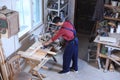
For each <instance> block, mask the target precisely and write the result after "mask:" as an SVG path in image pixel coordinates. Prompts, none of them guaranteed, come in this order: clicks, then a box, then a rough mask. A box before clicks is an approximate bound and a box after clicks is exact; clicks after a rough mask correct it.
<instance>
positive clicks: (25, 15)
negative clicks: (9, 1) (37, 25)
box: [16, 0, 31, 36]
mask: <svg viewBox="0 0 120 80" xmlns="http://www.w3.org/2000/svg"><path fill="white" fill-rule="evenodd" d="M16 10H17V11H18V12H19V20H20V21H19V23H20V32H19V33H20V36H22V35H23V34H24V33H26V32H28V31H29V30H30V29H31V9H30V0H17V1H16Z"/></svg>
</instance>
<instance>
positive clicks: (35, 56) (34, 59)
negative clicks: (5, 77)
mask: <svg viewBox="0 0 120 80" xmlns="http://www.w3.org/2000/svg"><path fill="white" fill-rule="evenodd" d="M51 49H52V47H47V48H43V45H42V43H40V42H39V41H37V42H35V43H34V44H33V45H32V46H30V47H29V48H28V49H27V50H26V51H18V53H17V54H19V55H20V56H21V57H22V58H24V59H25V61H26V63H28V64H29V65H30V66H31V69H30V72H32V73H33V74H36V75H37V76H38V77H39V78H40V79H41V80H42V78H43V77H44V75H43V74H40V73H39V69H40V68H41V67H43V66H44V64H45V63H46V62H47V61H48V60H49V59H50V58H51V57H52V56H54V55H56V53H55V52H52V51H51Z"/></svg>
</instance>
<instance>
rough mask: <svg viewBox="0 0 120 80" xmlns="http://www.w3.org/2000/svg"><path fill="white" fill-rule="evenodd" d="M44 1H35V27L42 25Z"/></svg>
mask: <svg viewBox="0 0 120 80" xmlns="http://www.w3.org/2000/svg"><path fill="white" fill-rule="evenodd" d="M40 7H42V0H33V26H36V25H38V24H40V23H42V9H40Z"/></svg>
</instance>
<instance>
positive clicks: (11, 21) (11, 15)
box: [0, 9, 19, 38]
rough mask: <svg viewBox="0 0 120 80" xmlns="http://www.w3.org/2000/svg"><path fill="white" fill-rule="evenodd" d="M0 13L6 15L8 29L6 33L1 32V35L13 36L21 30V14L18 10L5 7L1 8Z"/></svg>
mask: <svg viewBox="0 0 120 80" xmlns="http://www.w3.org/2000/svg"><path fill="white" fill-rule="evenodd" d="M0 14H4V15H5V16H6V22H7V29H6V33H5V34H1V37H7V38H9V37H11V36H13V35H15V34H17V33H18V32H19V14H18V12H17V11H13V10H9V9H5V10H0Z"/></svg>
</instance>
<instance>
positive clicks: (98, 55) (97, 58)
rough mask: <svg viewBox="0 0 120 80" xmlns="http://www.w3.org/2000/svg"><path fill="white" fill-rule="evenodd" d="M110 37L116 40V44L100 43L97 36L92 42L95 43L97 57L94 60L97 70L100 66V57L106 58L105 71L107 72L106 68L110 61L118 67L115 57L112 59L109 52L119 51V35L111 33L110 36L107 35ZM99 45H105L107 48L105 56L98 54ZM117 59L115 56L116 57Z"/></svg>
mask: <svg viewBox="0 0 120 80" xmlns="http://www.w3.org/2000/svg"><path fill="white" fill-rule="evenodd" d="M109 35H110V36H111V37H114V38H116V39H117V42H115V43H114V42H113V43H112V42H107V41H100V36H99V35H98V36H97V37H96V38H95V40H94V42H96V43H97V56H96V60H97V62H98V67H99V69H101V64H100V57H103V58H106V63H105V71H107V69H108V66H109V61H110V60H112V61H114V62H115V63H117V64H118V65H120V63H118V62H117V61H116V60H118V59H117V58H115V57H112V54H111V52H112V51H113V50H120V34H119V33H112V34H109ZM101 45H105V47H107V48H108V51H107V53H106V54H102V53H101V52H100V50H101ZM116 57H117V56H116Z"/></svg>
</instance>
